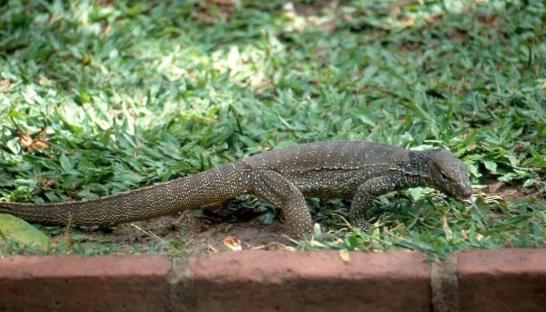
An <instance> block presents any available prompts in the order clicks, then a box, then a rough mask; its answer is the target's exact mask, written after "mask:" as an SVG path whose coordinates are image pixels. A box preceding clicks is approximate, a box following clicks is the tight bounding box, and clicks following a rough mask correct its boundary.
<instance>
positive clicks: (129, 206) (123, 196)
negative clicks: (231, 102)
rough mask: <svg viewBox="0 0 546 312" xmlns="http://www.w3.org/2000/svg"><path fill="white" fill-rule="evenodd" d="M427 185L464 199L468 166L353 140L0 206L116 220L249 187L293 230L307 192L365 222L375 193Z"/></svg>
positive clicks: (26, 214) (59, 218) (58, 217)
mask: <svg viewBox="0 0 546 312" xmlns="http://www.w3.org/2000/svg"><path fill="white" fill-rule="evenodd" d="M416 186H428V187H433V188H436V189H438V190H440V191H442V192H444V193H446V194H447V195H449V196H452V197H454V198H457V199H460V200H465V199H468V198H469V197H470V196H471V194H472V189H471V184H470V180H469V174H468V170H467V168H466V166H465V165H464V164H463V163H462V162H461V161H460V160H459V159H457V158H456V157H455V156H454V155H453V154H452V153H450V152H449V151H447V150H442V149H440V150H429V151H411V150H406V149H402V148H398V147H394V146H390V145H384V144H378V143H370V142H360V141H348V142H325V143H309V144H302V145H296V146H293V147H289V148H285V149H280V150H273V151H269V152H264V153H262V154H258V155H254V156H251V157H248V158H245V159H242V160H239V161H236V162H234V163H231V164H227V165H224V166H219V167H215V168H212V169H209V170H207V171H204V172H201V173H199V174H196V175H192V176H187V177H183V178H179V179H176V180H172V181H169V182H166V183H161V184H156V185H152V186H148V187H143V188H140V189H136V190H133V191H128V192H124V193H119V194H116V195H112V196H106V197H101V198H98V199H94V200H89V201H74V202H67V203H51V204H32V203H10V202H0V212H5V213H10V214H13V215H15V216H18V217H21V218H23V219H26V220H28V221H31V222H38V223H43V224H79V225H106V226H109V225H114V224H118V223H124V222H131V221H136V220H143V219H150V218H154V217H158V216H161V215H166V214H171V213H173V212H176V211H181V210H186V209H192V208H198V207H201V206H204V205H207V204H212V203H215V202H220V201H224V200H227V199H230V198H233V197H236V196H238V195H241V194H245V193H254V194H256V195H259V196H261V197H262V198H264V199H266V200H268V201H270V202H271V203H273V204H274V205H276V206H278V207H279V208H280V209H281V211H282V213H283V216H284V219H285V222H286V223H287V224H288V225H289V226H290V227H291V228H292V229H293V231H294V234H296V235H298V236H301V235H303V234H309V233H311V232H312V229H313V221H312V219H311V214H310V213H309V209H308V207H307V204H306V202H305V199H304V196H315V197H322V198H332V197H343V198H351V197H352V199H353V200H352V205H351V219H352V222H353V223H354V224H355V225H357V226H364V225H365V224H366V210H367V208H368V207H370V205H371V204H372V202H373V199H374V198H375V197H376V196H379V195H382V194H385V193H388V192H391V191H396V190H401V189H405V188H409V187H416Z"/></svg>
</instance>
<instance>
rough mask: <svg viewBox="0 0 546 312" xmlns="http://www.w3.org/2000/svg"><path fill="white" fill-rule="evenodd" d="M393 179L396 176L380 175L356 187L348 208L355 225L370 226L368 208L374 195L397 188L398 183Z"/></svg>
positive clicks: (363, 227) (365, 227) (362, 227)
mask: <svg viewBox="0 0 546 312" xmlns="http://www.w3.org/2000/svg"><path fill="white" fill-rule="evenodd" d="M394 181H396V178H395V177H393V176H380V177H375V178H372V179H370V180H367V181H366V182H364V183H362V184H361V185H360V186H359V187H358V189H357V190H356V192H355V194H354V196H353V201H352V203H351V210H350V218H351V221H352V223H353V224H354V225H355V226H358V227H359V228H361V229H365V230H367V229H369V228H370V224H369V223H368V215H367V212H368V209H369V208H370V207H371V205H372V203H373V200H374V198H375V197H377V196H379V195H383V194H386V193H388V192H392V191H396V190H398V189H399V185H397V183H395V182H394Z"/></svg>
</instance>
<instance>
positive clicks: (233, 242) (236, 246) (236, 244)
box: [224, 236, 243, 251]
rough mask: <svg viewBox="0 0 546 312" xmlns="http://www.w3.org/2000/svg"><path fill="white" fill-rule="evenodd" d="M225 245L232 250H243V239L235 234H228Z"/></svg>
mask: <svg viewBox="0 0 546 312" xmlns="http://www.w3.org/2000/svg"><path fill="white" fill-rule="evenodd" d="M224 245H225V246H226V247H227V248H228V249H229V250H231V251H241V250H242V249H243V248H242V247H241V241H240V240H238V239H236V238H235V237H233V236H226V237H225V238H224Z"/></svg>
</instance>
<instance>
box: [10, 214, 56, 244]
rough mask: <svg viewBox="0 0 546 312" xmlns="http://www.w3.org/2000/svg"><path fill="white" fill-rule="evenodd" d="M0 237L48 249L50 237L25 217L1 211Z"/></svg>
mask: <svg viewBox="0 0 546 312" xmlns="http://www.w3.org/2000/svg"><path fill="white" fill-rule="evenodd" d="M0 239H4V240H12V241H16V242H17V243H19V244H20V245H24V246H30V247H34V248H38V249H40V250H42V251H47V249H48V248H49V245H50V244H51V240H50V238H49V237H48V236H47V235H45V234H44V233H42V232H40V231H39V230H37V229H36V228H35V227H33V226H32V225H30V224H29V223H28V222H26V221H25V220H23V219H20V218H17V217H15V216H12V215H10V214H6V213H0Z"/></svg>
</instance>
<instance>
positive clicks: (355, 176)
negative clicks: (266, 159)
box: [288, 170, 366, 198]
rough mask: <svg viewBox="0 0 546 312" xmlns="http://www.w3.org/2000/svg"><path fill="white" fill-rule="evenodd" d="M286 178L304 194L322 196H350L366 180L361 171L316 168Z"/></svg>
mask: <svg viewBox="0 0 546 312" xmlns="http://www.w3.org/2000/svg"><path fill="white" fill-rule="evenodd" d="M288 178H289V179H290V180H291V181H292V182H293V183H294V184H295V185H296V187H297V188H298V189H299V190H300V191H301V192H302V193H303V194H304V195H305V196H314V197H322V198H332V197H347V196H352V194H353V193H354V192H355V191H356V189H357V188H358V186H359V185H360V184H361V183H362V182H364V181H365V180H366V178H365V176H364V174H362V173H361V172H355V171H346V170H327V171H324V170H317V171H310V172H305V173H299V174H298V175H296V176H292V177H288Z"/></svg>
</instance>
